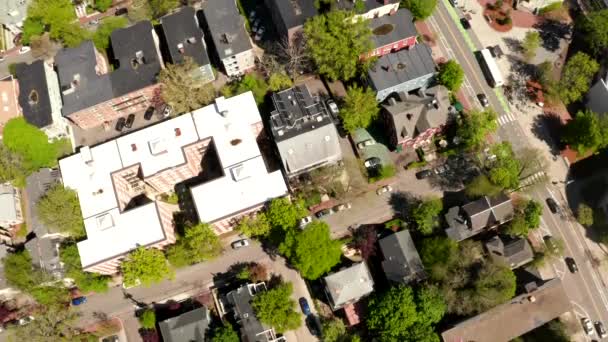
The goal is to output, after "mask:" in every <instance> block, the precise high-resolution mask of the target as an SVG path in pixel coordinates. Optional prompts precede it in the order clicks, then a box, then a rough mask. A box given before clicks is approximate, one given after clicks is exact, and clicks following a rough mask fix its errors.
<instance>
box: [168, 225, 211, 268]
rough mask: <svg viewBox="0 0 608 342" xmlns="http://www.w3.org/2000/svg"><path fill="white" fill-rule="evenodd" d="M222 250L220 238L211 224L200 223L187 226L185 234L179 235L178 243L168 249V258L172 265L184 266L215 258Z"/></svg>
mask: <svg viewBox="0 0 608 342" xmlns="http://www.w3.org/2000/svg"><path fill="white" fill-rule="evenodd" d="M221 252H222V245H221V243H220V239H219V237H218V236H217V235H216V234H215V233H214V232H213V229H212V228H211V226H209V225H208V224H206V223H199V224H197V225H195V226H191V227H186V228H185V232H184V236H178V239H177V243H175V244H174V245H172V246H170V247H169V248H168V249H167V258H168V259H169V262H170V263H171V265H173V266H175V267H184V266H188V265H192V264H195V263H198V262H201V261H205V260H209V259H213V258H215V257H217V256H218V255H219V254H220V253H221Z"/></svg>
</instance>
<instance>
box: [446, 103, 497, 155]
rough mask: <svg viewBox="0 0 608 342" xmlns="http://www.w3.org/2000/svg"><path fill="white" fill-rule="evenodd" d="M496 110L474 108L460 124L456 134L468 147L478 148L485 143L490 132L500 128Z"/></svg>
mask: <svg viewBox="0 0 608 342" xmlns="http://www.w3.org/2000/svg"><path fill="white" fill-rule="evenodd" d="M496 119H497V116H496V112H494V111H493V110H491V109H488V110H485V111H478V110H472V111H470V112H469V113H468V115H466V116H465V118H464V119H463V120H462V122H461V123H460V124H459V125H458V128H457V132H456V135H457V136H458V137H459V138H460V139H461V140H462V144H463V145H464V146H465V147H466V148H467V149H476V148H479V147H481V146H482V145H483V143H484V142H485V140H486V137H487V136H488V134H490V133H493V132H495V131H496V129H498V124H497V123H496Z"/></svg>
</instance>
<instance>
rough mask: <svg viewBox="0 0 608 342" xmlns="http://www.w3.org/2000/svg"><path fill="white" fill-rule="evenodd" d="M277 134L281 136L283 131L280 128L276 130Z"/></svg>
mask: <svg viewBox="0 0 608 342" xmlns="http://www.w3.org/2000/svg"><path fill="white" fill-rule="evenodd" d="M277 134H278V135H279V136H280V137H281V136H283V134H285V132H283V130H282V129H280V130H278V131H277Z"/></svg>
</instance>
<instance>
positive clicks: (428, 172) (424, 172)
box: [416, 170, 433, 179]
mask: <svg viewBox="0 0 608 342" xmlns="http://www.w3.org/2000/svg"><path fill="white" fill-rule="evenodd" d="M432 174H433V171H431V170H422V171H418V172H416V178H418V179H425V178H428V177H430V176H431V175H432Z"/></svg>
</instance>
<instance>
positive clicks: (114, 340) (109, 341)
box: [101, 335, 120, 342]
mask: <svg viewBox="0 0 608 342" xmlns="http://www.w3.org/2000/svg"><path fill="white" fill-rule="evenodd" d="M118 341H120V339H119V338H118V335H112V336H108V337H104V338H103V339H102V340H101V342H118Z"/></svg>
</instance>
